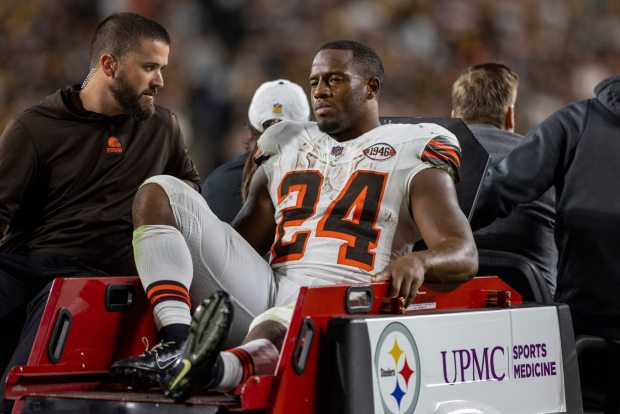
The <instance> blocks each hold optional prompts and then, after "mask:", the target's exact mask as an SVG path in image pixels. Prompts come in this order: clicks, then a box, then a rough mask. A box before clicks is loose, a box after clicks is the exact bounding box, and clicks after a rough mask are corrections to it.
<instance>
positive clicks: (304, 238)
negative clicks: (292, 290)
mask: <svg viewBox="0 0 620 414" xmlns="http://www.w3.org/2000/svg"><path fill="white" fill-rule="evenodd" d="M386 181H387V174H386V173H380V172H377V171H364V170H360V171H356V172H355V173H354V174H353V175H352V176H351V177H350V178H349V181H348V182H347V184H346V185H345V187H344V189H343V190H342V191H341V192H340V194H339V195H338V197H336V198H335V199H334V201H332V203H331V204H330V205H329V207H328V208H327V210H326V211H325V215H324V216H323V217H322V218H321V219H320V220H319V222H318V224H317V228H316V236H317V237H331V238H336V239H341V240H344V241H345V242H346V243H343V244H342V245H341V246H340V250H339V253H338V263H340V264H345V265H349V266H355V267H358V268H360V269H364V270H368V271H370V270H372V269H373V266H374V259H375V253H374V252H373V249H374V248H375V247H377V241H378V240H379V236H380V234H381V229H379V228H376V227H375V224H376V221H377V215H378V213H379V207H380V206H381V200H382V198H383V191H384V189H385V183H386ZM322 185H323V175H322V174H321V173H320V172H319V171H292V172H289V173H288V174H286V175H285V176H284V178H283V179H282V182H281V183H280V187H279V188H278V203H280V202H282V200H284V199H285V198H286V197H287V196H288V195H289V194H291V193H293V192H297V203H296V205H294V206H292V207H288V208H285V209H283V210H282V217H281V219H280V221H279V222H278V224H277V227H276V239H275V242H274V244H273V246H272V247H271V254H272V263H280V262H285V261H288V260H299V259H301V258H302V257H303V255H304V253H305V250H306V244H307V242H308V237H309V236H310V230H298V231H296V232H295V233H293V234H292V235H291V237H290V238H289V240H290V241H283V240H282V237H283V236H284V233H285V231H286V228H287V227H290V226H301V225H303V223H304V222H305V221H306V220H308V219H309V218H310V217H312V216H314V215H315V214H316V206H317V204H318V202H319V196H320V192H321V186H322Z"/></svg>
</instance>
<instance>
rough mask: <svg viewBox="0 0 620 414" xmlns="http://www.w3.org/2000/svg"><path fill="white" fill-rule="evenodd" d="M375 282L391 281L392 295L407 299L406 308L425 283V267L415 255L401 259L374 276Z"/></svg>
mask: <svg viewBox="0 0 620 414" xmlns="http://www.w3.org/2000/svg"><path fill="white" fill-rule="evenodd" d="M372 281H373V282H383V281H390V283H391V284H390V295H391V296H392V297H398V296H402V297H403V298H405V306H409V305H410V304H411V302H413V300H414V299H415V296H416V294H417V293H418V289H419V288H420V286H421V285H422V283H423V282H424V266H423V264H422V260H421V259H420V258H419V257H417V256H416V254H415V253H413V254H409V255H407V256H403V257H399V258H398V259H396V260H394V261H393V262H391V263H390V264H389V265H387V266H386V267H385V269H383V270H382V271H380V272H379V273H377V274H375V275H374V276H372Z"/></svg>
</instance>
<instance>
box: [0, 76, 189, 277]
mask: <svg viewBox="0 0 620 414" xmlns="http://www.w3.org/2000/svg"><path fill="white" fill-rule="evenodd" d="M77 90H78V87H77V86H74V87H67V88H65V89H64V90H60V91H57V92H56V93H54V94H52V95H50V96H48V97H47V98H46V99H45V100H44V101H43V102H41V103H40V104H39V105H36V106H34V107H32V108H30V109H28V110H26V111H24V112H23V113H21V114H20V115H18V116H17V117H16V119H14V120H13V121H11V122H10V123H9V124H8V125H7V127H6V129H5V130H4V132H3V133H2V135H1V136H0V177H2V178H1V179H0V228H1V229H2V235H3V236H4V238H3V240H2V250H3V251H35V252H46V253H54V254H62V255H65V256H69V257H75V258H77V259H78V260H79V261H81V262H82V263H84V264H86V265H88V266H91V267H94V268H97V269H101V270H103V271H105V272H108V273H110V274H112V275H135V274H136V273H137V272H136V268H135V264H134V261H133V251H132V246H131V239H132V231H133V226H132V220H131V205H132V201H133V197H134V195H135V193H136V190H137V189H138V187H139V186H140V184H141V183H142V182H143V181H144V180H145V179H146V178H148V177H151V176H153V175H158V174H169V175H174V176H176V177H179V178H182V179H187V180H191V181H193V182H194V183H195V184H196V185H198V184H199V177H198V172H197V170H196V168H195V166H194V164H193V162H192V161H191V159H190V158H189V156H188V154H187V150H186V148H185V144H184V141H183V138H182V136H181V132H180V129H179V124H178V121H177V119H176V116H175V115H174V113H172V112H171V111H170V110H168V109H164V108H161V107H156V110H155V115H154V116H153V117H152V118H150V119H148V120H146V121H138V120H136V119H134V118H132V117H129V116H127V115H118V116H114V117H109V116H105V115H101V114H97V113H94V112H88V111H80V110H78V109H76V108H75V106H74V105H73V104H72V102H71V95H72V93H75V92H76V91H77Z"/></svg>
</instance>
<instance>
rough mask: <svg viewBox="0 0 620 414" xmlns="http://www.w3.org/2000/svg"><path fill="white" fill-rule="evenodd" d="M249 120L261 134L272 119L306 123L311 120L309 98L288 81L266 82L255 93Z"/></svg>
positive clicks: (249, 110)
mask: <svg viewBox="0 0 620 414" xmlns="http://www.w3.org/2000/svg"><path fill="white" fill-rule="evenodd" d="M248 119H249V121H250V124H251V125H252V127H253V128H254V129H256V130H257V131H259V132H263V124H264V123H265V122H267V121H269V120H272V119H280V120H283V119H287V120H290V121H298V122H305V121H307V120H308V119H310V105H309V104H308V98H307V97H306V94H305V93H304V90H303V89H302V88H301V86H299V85H297V84H296V83H293V82H291V81H288V80H286V79H277V80H274V81H269V82H265V83H263V84H262V85H261V86H259V87H258V89H256V92H254V96H253V97H252V102H251V103H250V108H249V109H248Z"/></svg>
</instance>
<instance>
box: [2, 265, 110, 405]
mask: <svg viewBox="0 0 620 414" xmlns="http://www.w3.org/2000/svg"><path fill="white" fill-rule="evenodd" d="M93 274H98V275H101V274H103V273H102V272H99V271H97V270H94V269H91V268H88V267H87V266H84V265H82V264H80V263H78V262H77V261H75V260H73V259H71V258H68V257H65V256H60V255H54V254H45V253H0V329H1V330H2V334H1V335H0V337H1V338H2V339H0V369H1V370H2V373H3V374H2V383H1V386H0V412H7V413H8V412H11V409H12V406H13V401H10V400H5V399H4V395H5V394H4V392H5V383H6V382H5V381H6V376H7V374H8V371H9V369H10V368H12V367H13V366H16V365H25V364H26V362H27V361H28V357H29V356H30V350H31V349H32V344H33V343H34V339H35V336H36V334H37V330H38V329H39V323H40V322H41V317H42V315H43V310H44V308H45V304H46V302H47V296H48V294H49V291H50V288H51V286H52V281H53V280H54V278H55V277H59V276H87V275H93Z"/></svg>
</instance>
